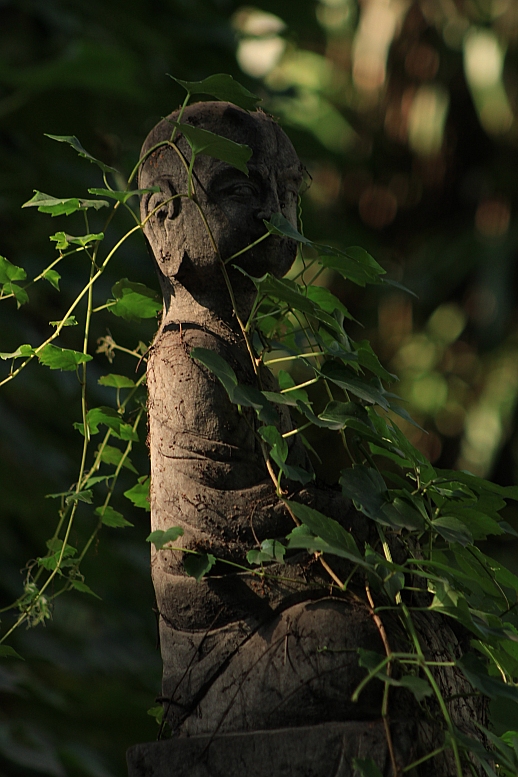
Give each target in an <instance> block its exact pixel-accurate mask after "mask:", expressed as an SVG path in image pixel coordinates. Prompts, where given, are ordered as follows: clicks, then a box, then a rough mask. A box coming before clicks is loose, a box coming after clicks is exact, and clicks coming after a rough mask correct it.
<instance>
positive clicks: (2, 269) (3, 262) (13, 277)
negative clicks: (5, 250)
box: [0, 256, 27, 284]
mask: <svg viewBox="0 0 518 777" xmlns="http://www.w3.org/2000/svg"><path fill="white" fill-rule="evenodd" d="M26 277H27V273H26V272H25V270H24V269H23V267H17V266H16V265H15V264H11V262H10V261H9V259H6V258H5V256H0V283H1V284H4V283H10V282H11V281H24V280H25V279H26Z"/></svg>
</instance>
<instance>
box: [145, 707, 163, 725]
mask: <svg viewBox="0 0 518 777" xmlns="http://www.w3.org/2000/svg"><path fill="white" fill-rule="evenodd" d="M147 715H150V716H151V717H152V718H154V719H155V720H156V722H157V723H158V724H159V725H160V724H161V723H162V720H163V717H164V708H163V707H162V705H159V706H156V707H150V708H149V709H148V711H147Z"/></svg>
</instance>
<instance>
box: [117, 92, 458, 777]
mask: <svg viewBox="0 0 518 777" xmlns="http://www.w3.org/2000/svg"><path fill="white" fill-rule="evenodd" d="M178 115H179V112H178V111H177V112H175V113H172V114H171V115H170V116H169V117H167V118H166V119H164V120H162V121H161V122H160V123H159V124H158V125H157V126H156V127H155V128H154V129H153V130H152V131H151V133H150V134H149V136H148V138H147V139H146V141H145V143H144V146H143V149H142V156H143V157H145V161H144V163H143V164H142V166H141V170H140V176H139V186H140V187H141V188H149V187H152V186H159V187H160V191H159V192H158V193H147V194H145V195H144V196H143V198H142V203H141V211H142V219H143V221H144V220H146V219H147V220H146V221H145V227H144V233H145V235H146V238H147V240H148V242H149V245H150V248H151V251H152V254H153V257H154V260H155V263H156V267H157V270H158V276H159V279H160V284H161V287H162V292H163V296H164V313H163V319H162V323H161V325H160V328H159V331H158V333H157V335H156V338H155V341H154V344H153V346H152V349H151V352H150V356H149V361H148V377H147V382H148V390H149V445H150V451H151V483H152V486H151V522H152V529H153V530H156V529H163V530H166V529H168V528H170V527H172V526H180V527H182V529H183V531H184V534H183V536H182V537H180V538H179V539H178V540H177V541H176V542H175V546H179V547H182V548H186V549H190V550H196V551H201V552H208V553H211V554H213V555H214V556H215V557H216V558H217V559H220V560H223V561H219V562H218V563H217V564H216V565H215V566H214V567H213V568H212V569H211V570H210V573H209V574H208V575H206V576H205V577H204V578H203V579H202V580H201V581H200V582H197V581H196V580H195V579H194V578H193V577H189V576H187V575H186V573H185V571H184V568H183V563H182V556H183V554H182V552H181V551H172V550H167V549H163V550H159V551H156V549H155V548H154V547H153V552H152V576H153V583H154V587H155V592H156V598H157V605H158V612H159V628H160V646H161V652H162V658H163V664H164V671H163V685H162V698H161V701H162V702H163V705H164V712H165V716H166V718H167V720H168V722H169V723H170V725H171V728H172V730H173V737H174V738H173V740H169V741H168V742H163V743H159V745H155V746H151V745H150V746H139V747H141V748H143V747H144V748H145V747H148V748H151V750H148V751H146V754H144V751H143V750H140V751H138V753H137V750H138V747H137V748H133V751H134V752H133V755H132V756H131V757H130V774H131V775H135V777H136V776H137V775H144V774H146V775H156V776H157V777H162V775H166V774H174V775H176V777H180V776H183V775H189V777H191V776H192V777H194V775H196V776H198V775H216V774H222V775H223V774H225V775H226V776H227V777H234V775H236V776H237V774H240V775H241V774H243V773H244V771H243V768H244V767H243V764H245V765H246V770H245V771H248V772H250V773H253V774H257V775H258V776H259V775H262V776H264V777H273V776H274V775H276V774H277V773H278V774H279V775H280V774H281V773H282V774H283V777H284V775H286V774H293V775H294V776H295V775H297V777H300V776H301V775H306V774H307V775H310V774H311V775H313V774H314V775H322V777H324V775H325V776H326V777H327V775H331V774H334V775H335V774H336V775H342V777H347V776H348V775H353V773H354V774H355V775H356V774H357V772H354V770H353V767H352V765H351V763H352V758H353V757H355V756H356V757H363V758H366V757H367V756H371V757H374V758H375V759H376V760H377V762H378V764H379V767H380V769H381V770H382V773H383V775H387V777H388V775H390V774H392V769H393V767H394V765H397V766H398V768H400V767H402V766H403V765H405V764H409V763H411V762H412V761H414V760H416V759H417V758H419V757H421V756H422V755H423V753H424V752H426V749H427V748H429V749H433V747H434V746H435V745H434V737H436V736H437V733H436V731H435V729H434V724H433V723H425V724H424V725H425V728H426V725H428V729H426V730H427V731H428V734H427V735H422V736H421V739H420V741H418V739H419V737H417V735H416V732H417V719H416V705H415V703H414V702H413V699H412V697H410V695H408V697H407V696H406V695H404V694H402V693H400V694H399V695H398V694H397V692H396V693H395V694H394V695H393V696H392V697H391V699H392V702H393V703H392V704H391V725H392V732H393V733H392V739H393V743H394V744H393V747H392V752H389V749H390V748H389V749H388V748H387V742H386V726H387V725H388V724H387V723H386V722H385V723H384V722H383V721H381V718H380V710H381V701H382V695H383V684H382V683H381V682H379V681H373V682H371V683H369V684H368V685H367V686H366V688H365V690H364V691H363V692H362V693H361V695H360V697H359V700H358V701H357V702H356V703H353V702H352V701H351V695H352V693H353V691H354V689H355V688H356V686H357V685H358V684H359V682H360V681H361V680H362V679H363V677H364V676H365V670H364V669H362V668H360V667H359V665H358V656H357V652H356V651H357V648H359V647H363V648H367V649H369V650H373V651H376V652H378V653H381V654H384V653H385V646H384V638H383V636H384V635H383V634H382V633H381V631H380V627H379V619H378V622H377V620H376V618H375V617H373V613H372V608H371V607H370V605H369V603H368V601H367V599H366V597H365V593H364V592H362V591H361V590H359V591H358V592H356V593H354V591H353V593H352V594H351V593H342V592H340V591H337V590H336V588H335V589H332V590H331V588H330V578H329V575H328V573H327V572H326V571H325V569H324V567H323V566H322V564H321V563H319V561H318V560H317V559H315V558H313V557H310V556H308V555H307V554H306V553H302V554H299V555H298V556H295V557H293V558H290V559H289V560H288V562H287V563H286V564H284V565H281V564H279V565H275V566H272V567H271V568H269V569H268V572H269V576H268V577H267V578H264V579H260V578H258V577H257V576H256V575H254V574H253V573H251V572H250V573H248V572H243V571H241V570H237V569H235V568H232V566H229V565H227V564H225V563H223V562H224V561H228V562H235V563H238V564H244V565H246V554H247V552H248V551H249V550H250V549H251V548H253V547H258V544H259V543H260V542H261V541H262V540H263V539H266V538H281V537H284V536H285V535H286V534H287V533H288V532H289V531H291V529H292V528H294V523H293V519H292V516H290V514H289V512H288V510H287V509H286V507H285V505H284V504H283V502H282V501H281V500H279V498H278V497H277V495H276V491H275V487H274V484H273V482H272V479H271V477H270V476H269V472H268V468H267V465H266V463H265V457H264V455H263V450H262V448H261V445H260V444H259V443H258V441H257V437H256V435H255V434H254V429H255V428H256V425H257V418H256V414H255V412H254V411H253V410H252V409H250V408H243V410H242V412H241V413H239V412H238V408H237V406H236V405H233V404H232V403H231V402H230V401H229V399H228V396H227V394H226V391H225V389H224V388H223V386H222V385H221V384H220V382H219V381H218V380H217V379H216V377H215V376H214V375H213V374H212V373H211V372H210V371H209V370H208V369H206V368H205V367H204V366H202V365H201V364H200V363H199V362H197V361H195V360H194V359H192V358H191V357H190V352H191V350H192V349H193V348H194V347H203V348H206V349H210V350H212V351H214V352H215V353H217V354H219V355H220V356H222V357H223V358H224V359H225V360H226V361H227V362H228V363H229V364H230V365H231V367H232V368H233V369H234V371H235V373H236V375H237V377H238V380H239V382H240V383H242V384H245V385H253V386H256V387H258V388H262V389H269V390H274V389H275V381H274V379H273V376H272V375H271V374H270V373H269V372H268V371H267V370H266V369H265V368H259V367H258V365H257V362H254V354H253V353H250V345H249V343H247V342H246V341H245V338H244V335H243V332H242V329H241V326H240V322H241V323H242V322H244V321H246V319H247V317H248V315H249V313H250V310H251V305H252V302H253V298H254V287H253V285H252V283H251V281H250V280H249V279H248V278H247V276H246V275H245V274H243V273H241V272H240V271H239V270H238V269H236V268H235V267H234V264H239V266H240V267H242V268H243V269H244V270H246V272H247V273H249V274H251V275H253V276H262V275H263V274H264V273H266V272H269V273H272V274H273V275H275V276H277V277H281V276H283V275H284V274H285V273H286V272H287V271H288V269H289V268H290V266H291V264H292V262H293V260H294V258H295V253H296V246H295V243H294V242H293V241H291V240H289V239H287V238H284V237H277V236H270V237H268V238H267V239H266V240H263V241H262V242H260V243H259V244H258V245H256V246H254V247H253V248H252V249H250V250H248V251H245V252H243V253H242V254H240V255H239V256H238V257H237V258H236V259H235V260H233V261H232V262H230V263H229V264H227V265H225V268H226V273H225V272H224V271H223V269H222V264H223V263H224V262H225V260H227V259H229V258H230V257H232V256H234V255H235V254H237V253H238V252H240V251H242V249H244V248H246V246H248V245H250V244H251V243H253V242H254V241H255V240H257V239H258V238H260V237H261V236H262V235H263V234H264V233H265V226H264V223H263V219H268V218H269V217H271V215H272V214H274V213H282V214H283V215H284V216H285V217H286V218H287V219H288V220H289V221H290V222H291V223H292V224H293V225H294V226H296V208H297V201H298V200H297V198H298V190H299V187H300V184H301V180H302V167H301V163H300V161H299V159H298V157H297V155H296V153H295V151H294V149H293V146H292V145H291V143H290V141H289V139H288V138H287V136H286V135H285V134H284V132H283V131H282V130H281V129H280V128H279V126H278V125H277V124H276V123H275V121H273V120H272V119H271V118H269V117H268V116H267V115H266V114H264V113H262V112H256V113H252V114H249V113H247V112H246V111H244V110H241V109H240V108H237V107H236V106H233V105H231V104H228V103H224V102H205V103H197V104H194V105H191V106H189V107H188V108H187V109H186V110H185V112H184V114H183V117H182V122H185V123H188V124H191V125H192V126H194V127H202V128H203V129H205V130H210V131H211V132H214V133H217V134H219V135H222V136H225V137H227V138H230V139H231V140H233V141H236V142H238V143H243V144H247V145H248V146H250V147H251V149H252V151H253V155H252V157H251V159H250V162H249V164H248V166H249V175H248V176H247V175H245V173H243V172H241V171H239V170H237V169H236V168H235V167H232V166H231V165H229V164H227V163H225V162H222V161H219V160H218V159H215V158H212V157H209V156H206V155H200V156H198V158H197V159H196V162H195V165H194V172H193V186H194V192H195V194H194V197H193V198H191V199H189V198H188V197H186V196H185V195H186V193H187V190H188V180H187V168H188V163H189V160H190V154H191V152H190V148H189V146H188V144H187V142H186V140H185V138H184V137H183V136H182V135H181V133H180V132H179V131H178V130H177V132H176V134H175V138H174V144H175V145H176V149H175V148H173V145H172V143H170V142H169V141H170V138H171V135H172V131H173V128H174V124H173V122H174V121H176V120H177V119H178ZM157 144H159V145H157ZM154 147H156V148H154ZM153 148H154V150H152V151H151V153H149V152H150V150H151V149H153ZM178 152H180V153H178ZM182 156H183V159H182ZM150 214H151V215H150ZM148 217H149V218H148ZM225 274H226V276H227V277H225ZM279 418H280V421H279V430H280V431H281V433H284V432H286V431H289V430H291V429H292V428H293V427H292V422H291V419H290V417H289V414H288V413H287V412H283V410H282V409H281V408H279ZM288 439H289V440H290V441H295V442H292V446H291V449H290V454H289V461H290V462H291V463H295V464H296V463H298V464H302V465H304V466H307V463H306V462H305V453H304V450H303V449H302V447H299V443H298V442H296V440H297V437H296V436H294V437H289V438H288ZM291 487H292V489H293V491H292V493H290V498H291V499H295V500H296V501H300V502H304V503H306V504H308V505H311V506H313V507H315V508H316V509H318V510H320V511H321V512H323V513H324V514H326V515H328V516H330V517H332V518H334V519H336V520H338V521H339V522H340V523H341V524H342V525H343V526H345V527H346V528H347V529H349V530H351V531H352V532H353V534H354V536H355V538H356V540H357V542H358V543H359V544H360V545H362V544H363V543H364V542H365V541H366V540H367V539H368V537H369V531H371V530H370V529H369V527H368V526H367V522H366V519H365V518H364V517H363V516H360V515H359V514H358V513H356V511H354V509H352V508H351V505H350V504H348V503H347V501H346V500H345V499H344V498H343V497H342V495H341V494H340V493H339V492H337V491H334V490H332V489H326V488H317V487H305V488H299V489H298V490H297V488H296V486H295V485H294V484H291ZM331 563H332V566H333V568H334V569H335V570H337V573H338V576H339V577H341V578H342V579H344V578H345V577H346V576H347V573H348V570H347V565H346V564H345V562H341V561H340V560H338V559H332V562H331ZM385 628H386V630H387V633H388V634H389V637H388V639H390V640H391V644H392V649H395V648H397V646H398V645H401V644H403V642H404V638H403V636H402V632H400V631H399V629H398V627H397V625H396V623H391V622H390V619H386V620H385ZM433 630H434V629H432V631H433ZM385 638H387V637H385ZM448 638H449V639H450V640H451V641H452V644H455V645H456V644H457V640H456V638H455V636H454V635H453V632H449V633H448ZM439 641H440V640H439ZM436 647H437V650H438V651H439V652H444V648H443V647H441V645H440V644H439V645H438V646H436ZM445 682H446V683H447V682H449V680H448V678H446V680H445ZM337 726H338V728H337ZM422 730H423V731H424V729H422ZM258 732H259V733H258ZM294 734H296V738H295V739H294ZM245 735H246V736H245ZM426 736H429V738H430V742H425V743H424V744H423V741H424V739H426ZM247 737H248V738H247ZM250 737H252V738H253V737H255V739H254V742H255V744H253V745H251V744H250V742H251V741H252V740H251V739H250ZM258 737H259V738H258ZM301 737H302V738H303V739H304V741H306V742H308V743H310V742H313V748H314V750H313V753H314V754H313V755H312V754H311V753H308V752H306V750H307V748H306V750H305V749H304V747H302V746H301V745H300V744H299V745H296V744H294V743H296V742H299V743H300V741H301ZM223 741H226V742H227V744H226V745H224V746H222V745H221V742H223ZM326 741H327V742H328V745H327V746H324V745H323V744H322V743H324V742H326ZM196 742H198V743H201V744H198V745H197V744H196ZM245 742H248V744H243V743H245ZM265 742H266V743H267V744H265ZM170 743H173V744H170ZM203 743H204V744H203ZM218 743H219V744H218ZM258 743H262V744H258ZM317 743H320V744H318V746H317ZM333 743H334V744H333ZM209 745H211V747H212V750H211V749H210V748H209V749H208V747H209ZM153 747H154V748H155V749H154V750H152V748H153ZM214 747H216V750H214ZM157 748H158V749H157ZM160 748H162V749H160ZM164 748H166V749H167V748H168V749H167V754H168V755H167V757H166V756H165V755H164V753H165V752H166V750H165V749H164ZM182 748H183V750H182ZM185 748H187V750H186V749H185ZM193 748H194V749H193ZM196 748H197V749H196ZM218 748H219V749H218ZM221 748H223V749H221ZM240 748H241V749H240ZM290 748H291V749H290ZM319 748H320V750H319ZM322 748H323V751H324V752H322ZM423 748H424V749H423ZM187 751H188V752H187ZM159 752H160V755H158V753H159ZM180 752H182V753H183V755H182V757H181V758H180V756H179V755H178V753H180ZM210 752H212V753H213V755H212V756H210ZM238 752H239V753H240V756H239V757H237V756H236V753H238ZM153 753H154V755H153ZM207 753H209V755H207ZM250 753H252V754H255V755H253V756H251V755H250ZM265 753H266V755H265ZM304 753H305V755H304V758H305V759H306V760H305V761H304V764H305V765H303V764H302V762H301V760H300V759H301V758H302V755H301V754H304ZM318 753H320V755H319V754H318ZM193 754H194V755H193ZM261 754H262V755H261ZM268 754H269V755H268ZM290 754H291V755H290ZM257 757H259V760H261V759H262V761H263V766H262V767H261V766H257ZM233 758H234V761H235V763H234V762H233V761H232V759H233ZM236 758H237V760H236ZM330 758H331V762H330V761H329V759H330ZM443 758H444V756H443ZM146 759H147V760H146ZM157 759H158V760H157ZM164 759H165V760H164ZM175 759H176V760H175ZM218 759H219V761H218ZM247 759H248V760H247ZM250 759H251V760H250ZM268 759H269V761H268ZM297 759H298V760H297ZM315 759H316V760H317V761H318V763H316V761H315ZM333 759H334V760H333ZM288 762H289V763H288ZM151 763H153V764H154V766H150V764H151ZM217 763H220V766H217ZM233 763H234V765H232V764H233ZM442 763H443V766H444V769H443V771H441V766H440V764H439V763H438V760H437V759H436V760H435V761H434V765H435V766H434V768H431V767H430V762H427V763H426V764H425V767H423V769H422V770H421V771H419V772H418V771H416V772H415V774H419V775H432V774H434V775H435V774H439V773H441V774H444V777H446V774H448V775H449V774H450V772H449V771H446V770H445V769H446V764H448V767H447V768H450V765H449V761H447V759H445V758H444V760H443V762H442ZM160 764H161V765H160ZM252 764H255V765H254V766H252ZM283 764H284V765H283ZM297 764H298V765H297ZM333 764H334V766H333ZM340 764H341V765H340ZM173 767H174V768H173ZM427 768H428V769H429V771H427V770H426V769H427ZM131 769H133V771H131ZM153 769H154V770H153ZM220 769H221V770H220ZM254 769H255V771H254ZM261 769H262V770H261ZM204 770H205V771H204ZM451 773H452V774H453V771H452V772H451ZM466 773H467V772H466ZM412 774H414V772H412Z"/></svg>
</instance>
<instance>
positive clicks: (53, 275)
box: [43, 270, 61, 291]
mask: <svg viewBox="0 0 518 777" xmlns="http://www.w3.org/2000/svg"><path fill="white" fill-rule="evenodd" d="M43 277H44V278H45V280H46V281H48V282H49V283H50V285H51V286H54V288H55V289H57V290H58V291H59V282H60V280H61V275H60V274H59V273H58V272H57V271H56V270H47V271H46V272H44V273H43Z"/></svg>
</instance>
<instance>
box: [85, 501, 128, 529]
mask: <svg viewBox="0 0 518 777" xmlns="http://www.w3.org/2000/svg"><path fill="white" fill-rule="evenodd" d="M94 513H95V515H98V516H99V518H100V519H101V522H102V523H103V524H104V525H105V526H111V527H112V529H120V528H122V527H124V526H133V524H132V523H130V521H127V520H126V519H125V518H124V516H123V515H122V513H118V512H117V510H114V509H113V507H110V505H106V507H97V508H96V509H95V510H94Z"/></svg>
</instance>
